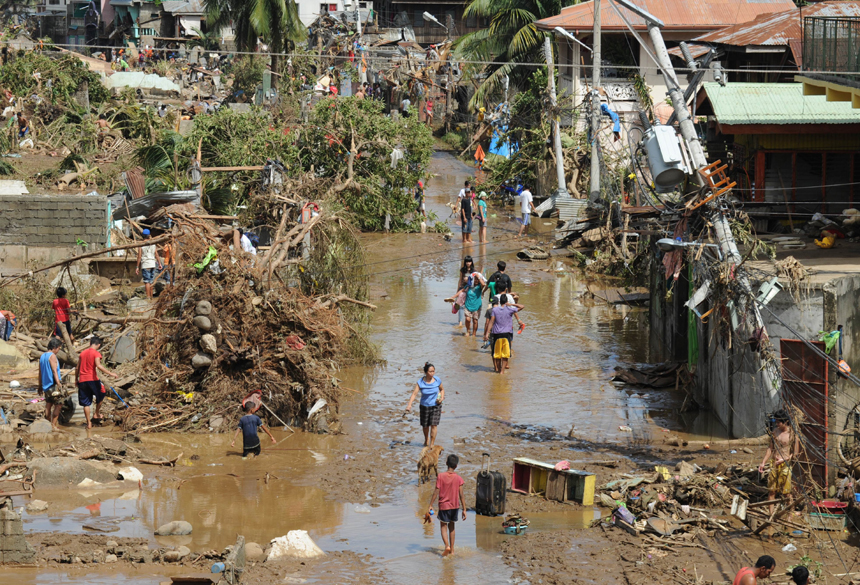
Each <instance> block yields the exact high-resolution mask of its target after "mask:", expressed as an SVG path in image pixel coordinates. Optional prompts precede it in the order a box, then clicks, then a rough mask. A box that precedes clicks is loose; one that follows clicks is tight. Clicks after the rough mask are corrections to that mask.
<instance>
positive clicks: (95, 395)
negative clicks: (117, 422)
mask: <svg viewBox="0 0 860 585" xmlns="http://www.w3.org/2000/svg"><path fill="white" fill-rule="evenodd" d="M56 296H57V298H55V299H54V301H53V303H52V308H53V309H54V331H53V335H52V336H51V338H50V339H49V340H48V350H47V351H46V352H44V353H43V354H42V355H41V356H39V396H44V398H45V418H47V419H48V420H49V421H50V422H51V427H52V428H53V429H54V430H55V431H58V430H60V427H59V418H60V412H61V411H62V409H63V403H64V402H65V401H66V398H67V397H68V394H69V393H68V392H67V390H66V389H65V386H64V384H63V376H62V373H61V372H60V361H59V359H58V358H57V354H58V353H60V350H61V349H62V347H63V342H62V341H61V340H60V338H61V337H65V336H66V335H67V336H68V337H69V341H70V342H71V343H74V336H73V334H72V322H71V314H72V309H71V305H70V304H69V300H68V298H66V297H67V291H66V289H65V288H63V287H59V288H57V290H56ZM101 345H102V340H101V339H100V338H99V337H97V336H93V337H91V338H90V346H89V347H88V348H87V349H85V350H84V351H82V352H81V354H80V355H79V356H78V365H77V366H76V367H75V386H76V388H77V391H78V404H79V405H80V406H81V407H83V409H84V418H85V419H86V425H87V428H88V429H91V428H92V426H93V422H99V421H101V418H102V417H101V405H102V401H103V400H104V399H105V397H106V396H107V388H106V387H105V385H104V384H103V383H102V382H101V380H100V379H99V376H98V373H99V372H102V373H103V374H106V375H108V376H112V377H114V378H116V377H118V376H117V374H116V373H114V372H110V371H108V370H107V369H106V368H105V367H104V366H103V365H102V357H103V356H102V354H101V353H100V352H99V349H100V348H101ZM93 403H95V405H96V407H95V413H94V416H91V412H90V408H91V407H92V405H93Z"/></svg>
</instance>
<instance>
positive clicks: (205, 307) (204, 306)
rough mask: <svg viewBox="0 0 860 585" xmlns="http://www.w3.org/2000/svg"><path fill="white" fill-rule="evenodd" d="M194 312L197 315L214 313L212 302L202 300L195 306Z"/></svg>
mask: <svg viewBox="0 0 860 585" xmlns="http://www.w3.org/2000/svg"><path fill="white" fill-rule="evenodd" d="M194 313H195V314H196V315H203V316H209V315H211V314H212V303H210V302H209V301H200V302H198V303H197V306H196V307H194Z"/></svg>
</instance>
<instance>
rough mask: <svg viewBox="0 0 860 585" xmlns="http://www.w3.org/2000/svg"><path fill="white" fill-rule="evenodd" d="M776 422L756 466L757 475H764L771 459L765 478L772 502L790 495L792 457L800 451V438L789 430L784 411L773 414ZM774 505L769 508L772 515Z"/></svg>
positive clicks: (789, 424)
mask: <svg viewBox="0 0 860 585" xmlns="http://www.w3.org/2000/svg"><path fill="white" fill-rule="evenodd" d="M773 418H774V420H775V421H776V429H774V432H773V435H772V436H771V440H770V446H768V448H767V452H765V454H764V459H762V462H761V465H759V466H758V471H759V473H762V474H763V473H764V470H765V466H766V465H767V462H768V460H770V459H771V457H772V458H773V462H772V463H771V467H770V473H768V476H767V489H768V492H769V493H768V499H769V500H773V499H775V498H776V496H777V494H779V495H780V496H781V497H784V496H787V495H789V494H790V493H791V466H792V464H793V463H794V457H795V455H797V453H798V452H799V451H800V437H798V436H796V435H795V434H794V432H793V431H792V430H791V421H790V420H789V418H788V413H787V412H785V410H782V409H780V410H778V411H776V412H775V413H774V414H773ZM773 510H774V505H773V504H771V506H770V513H771V514H773Z"/></svg>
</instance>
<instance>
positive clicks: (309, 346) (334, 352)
mask: <svg viewBox="0 0 860 585" xmlns="http://www.w3.org/2000/svg"><path fill="white" fill-rule="evenodd" d="M169 215H170V218H171V219H172V220H173V222H174V228H173V232H172V233H171V237H172V239H173V242H174V246H175V249H176V250H177V251H178V253H179V257H178V262H177V265H176V276H175V282H176V284H175V285H174V286H168V287H167V288H165V290H164V291H163V292H162V293H161V295H160V296H159V297H158V302H157V303H156V305H155V307H154V314H153V316H152V318H151V319H150V320H149V321H147V322H146V323H144V324H143V325H142V326H141V329H140V334H139V337H138V344H139V347H142V348H143V350H144V352H145V355H144V356H143V359H142V361H141V363H140V368H141V369H140V374H141V380H143V381H144V382H143V384H142V387H143V389H144V392H142V393H140V394H138V397H137V400H136V402H137V403H138V404H137V405H135V406H132V407H131V408H129V409H127V410H126V411H124V412H123V420H122V424H123V426H124V427H125V428H126V429H128V430H136V431H138V432H146V431H153V430H159V431H165V430H172V429H182V430H193V429H198V428H200V429H208V428H209V427H210V426H212V427H213V428H214V427H216V426H217V427H219V428H223V429H226V428H232V427H233V426H234V422H235V421H236V420H237V419H238V418H239V417H240V416H241V412H240V411H239V408H238V406H239V403H240V401H241V399H242V398H243V397H245V396H246V395H247V394H249V393H250V392H252V391H255V390H260V391H262V396H263V400H264V401H265V402H266V403H267V406H268V407H269V408H271V409H272V411H273V412H274V413H275V415H276V418H273V419H272V421H271V422H272V424H273V426H281V425H280V424H279V423H277V422H276V421H277V420H278V419H283V420H284V421H288V422H289V424H305V426H306V428H309V429H314V430H322V431H326V430H331V431H334V432H336V431H337V426H336V425H337V412H338V394H339V392H340V391H339V389H338V388H337V386H336V383H337V381H336V379H335V377H334V375H335V373H336V371H337V369H338V368H339V367H340V366H341V365H342V364H344V363H345V362H346V361H348V360H350V358H351V357H352V356H353V355H356V352H354V351H353V350H354V349H355V348H354V347H352V345H351V344H348V343H347V340H348V339H350V338H353V340H354V338H355V337H356V336H358V337H361V336H360V333H358V330H357V329H356V325H357V324H358V321H359V320H360V319H357V318H356V317H355V315H356V314H357V313H356V311H365V309H366V308H375V307H373V305H370V304H369V303H367V302H366V300H363V299H356V298H352V297H350V296H348V295H346V294H342V293H341V294H335V293H338V292H339V290H337V289H329V290H328V291H327V292H326V293H325V294H313V295H311V294H307V293H306V292H305V290H307V289H305V290H303V289H304V288H305V287H303V286H302V281H303V278H302V277H304V276H306V275H308V274H309V273H313V272H314V266H316V263H315V261H314V257H315V255H320V254H330V253H331V250H329V249H328V248H324V245H325V243H326V242H325V239H324V238H323V237H322V235H323V234H326V233H329V231H330V230H340V229H342V228H340V227H338V225H339V221H340V220H337V219H336V218H333V217H331V216H324V215H317V216H315V217H314V218H313V219H312V220H311V221H308V222H307V223H305V224H301V223H298V222H296V219H297V218H296V217H295V216H291V215H290V214H289V213H288V210H286V209H284V211H283V214H282V217H281V218H280V226H279V227H278V228H277V229H276V230H275V234H276V235H275V237H274V238H273V241H272V246H271V248H270V249H269V251H268V252H267V253H266V254H261V255H259V256H256V257H255V256H252V255H251V254H248V253H246V252H243V251H242V250H241V248H240V247H238V246H231V244H233V243H234V236H235V238H236V239H235V241H236V242H238V235H237V234H234V232H233V230H232V229H226V230H224V229H222V230H219V229H218V228H217V227H216V226H215V224H213V223H211V222H208V221H206V220H202V219H199V218H196V217H195V216H193V215H189V214H187V213H185V212H183V211H182V210H180V209H176V210H172V211H171V212H170V213H169ZM290 224H294V225H292V226H291V227H290ZM327 230H328V231H327ZM306 234H310V237H311V246H312V247H313V248H314V251H311V250H308V251H307V252H305V250H304V249H303V245H304V244H303V242H306V241H307V240H306V239H305V235H306ZM213 249H214V250H215V251H216V252H217V256H216V257H215V258H211V259H210V261H209V263H208V264H207V265H206V266H205V267H200V269H199V270H198V268H195V267H194V266H192V263H195V262H198V263H199V262H200V261H201V260H202V259H203V258H204V257H206V256H207V254H209V255H210V256H211V252H212V250H213ZM303 253H307V255H308V259H307V260H302V255H303ZM198 266H199V265H198ZM297 275H298V277H297ZM311 276H312V280H313V281H314V282H315V283H316V284H319V282H320V281H322V280H323V278H322V277H320V278H319V280H316V279H315V278H313V274H311ZM313 292H314V293H317V292H322V291H316V290H314V291H313ZM344 302H347V303H350V305H351V306H353V307H354V308H353V309H349V310H341V309H340V308H339V306H340V303H344ZM358 353H359V354H361V352H358ZM138 387H139V386H138ZM136 388H137V387H136ZM319 401H324V402H322V403H320V404H322V405H323V407H319V408H318V409H317V411H318V412H319V414H317V413H315V414H314V417H313V418H312V420H307V417H308V412H309V411H310V410H311V409H312V408H313V406H314V405H315V404H317V403H318V402H319ZM259 414H260V415H261V416H263V414H264V413H263V411H260V413H259ZM297 421H298V423H297ZM222 425H223V426H222Z"/></svg>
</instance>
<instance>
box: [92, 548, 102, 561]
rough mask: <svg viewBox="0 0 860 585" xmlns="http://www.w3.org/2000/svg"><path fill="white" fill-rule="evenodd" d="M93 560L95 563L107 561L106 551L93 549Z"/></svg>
mask: <svg viewBox="0 0 860 585" xmlns="http://www.w3.org/2000/svg"><path fill="white" fill-rule="evenodd" d="M93 562H94V563H103V562H105V551H103V550H94V551H93Z"/></svg>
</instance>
